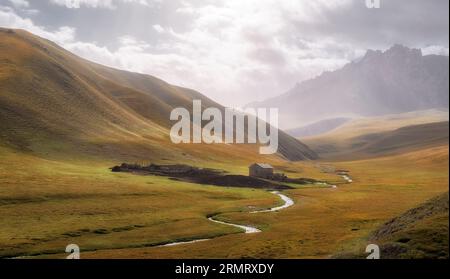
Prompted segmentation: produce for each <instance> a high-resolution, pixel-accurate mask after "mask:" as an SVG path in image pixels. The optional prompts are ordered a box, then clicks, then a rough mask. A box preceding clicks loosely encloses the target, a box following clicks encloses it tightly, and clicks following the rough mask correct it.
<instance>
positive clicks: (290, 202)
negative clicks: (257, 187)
mask: <svg viewBox="0 0 450 279" xmlns="http://www.w3.org/2000/svg"><path fill="white" fill-rule="evenodd" d="M271 193H272V194H274V195H277V196H279V197H280V198H281V199H282V200H283V201H284V204H283V205H280V206H278V207H273V208H269V209H262V210H257V211H252V212H250V213H262V212H274V211H279V210H282V209H285V208H288V207H290V206H292V205H294V201H293V200H292V199H291V198H289V197H288V196H286V195H283V194H281V193H280V192H278V191H274V192H271ZM208 220H209V221H211V222H214V223H218V224H222V225H227V226H232V227H235V228H240V229H242V230H244V233H248V234H251V233H259V232H261V230H260V229H258V228H256V227H252V226H244V225H239V224H233V223H228V222H223V221H219V220H216V219H214V218H213V217H209V218H208ZM210 239H212V238H204V239H196V240H191V241H180V242H171V243H168V244H164V245H159V246H156V247H168V246H177V245H182V244H189V243H196V242H202V241H207V240H210Z"/></svg>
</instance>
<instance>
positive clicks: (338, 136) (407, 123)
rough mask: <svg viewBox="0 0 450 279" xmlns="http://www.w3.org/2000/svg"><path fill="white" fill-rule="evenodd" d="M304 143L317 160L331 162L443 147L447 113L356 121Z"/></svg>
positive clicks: (428, 113) (446, 136) (446, 139)
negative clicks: (324, 159) (318, 155)
mask: <svg viewBox="0 0 450 279" xmlns="http://www.w3.org/2000/svg"><path fill="white" fill-rule="evenodd" d="M304 141H305V142H306V143H307V144H308V145H310V146H311V148H312V149H314V150H315V151H316V152H318V153H319V154H320V156H321V157H323V158H327V159H333V160H342V159H346V160H348V159H353V160H354V159H355V158H360V159H363V158H368V157H377V156H385V155H392V154H399V153H402V152H408V151H414V150H420V149H423V148H428V147H433V146H439V145H446V144H448V112H440V111H433V110H432V111H422V112H414V113H406V114H399V115H390V116H384V117H375V118H364V119H357V120H353V121H351V122H349V123H347V124H344V125H343V126H341V127H339V128H337V129H335V130H333V131H331V132H329V133H326V134H323V135H319V136H315V137H311V138H305V139H304Z"/></svg>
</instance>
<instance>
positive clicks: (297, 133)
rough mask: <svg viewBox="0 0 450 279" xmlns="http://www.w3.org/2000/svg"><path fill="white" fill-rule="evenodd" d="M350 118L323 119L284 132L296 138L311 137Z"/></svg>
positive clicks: (338, 125) (334, 127) (330, 129)
mask: <svg viewBox="0 0 450 279" xmlns="http://www.w3.org/2000/svg"><path fill="white" fill-rule="evenodd" d="M350 120H351V118H345V117H339V118H331V119H325V120H321V121H317V122H315V123H312V124H309V125H306V126H302V127H299V128H295V129H290V130H287V131H286V132H287V133H288V134H289V135H291V136H293V137H296V138H304V137H312V136H317V135H320V134H324V133H326V132H329V131H332V130H334V129H336V128H338V127H340V126H341V125H343V124H345V123H346V122H348V121H350Z"/></svg>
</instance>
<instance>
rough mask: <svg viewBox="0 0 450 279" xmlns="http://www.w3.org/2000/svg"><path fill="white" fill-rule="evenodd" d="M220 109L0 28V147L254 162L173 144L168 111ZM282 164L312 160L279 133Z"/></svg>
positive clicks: (249, 150)
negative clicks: (194, 107)
mask: <svg viewBox="0 0 450 279" xmlns="http://www.w3.org/2000/svg"><path fill="white" fill-rule="evenodd" d="M194 99H200V100H201V101H202V105H203V106H204V108H205V107H216V108H219V109H221V110H222V111H223V110H224V107H223V106H221V105H220V104H217V103H215V102H213V101H212V100H210V99H208V98H207V97H205V96H203V95H202V94H200V93H198V92H196V91H194V90H191V89H187V88H181V87H178V86H174V85H171V84H168V83H167V82H165V81H163V80H160V79H158V78H155V77H152V76H148V75H142V74H136V73H130V72H126V71H121V70H117V69H113V68H108V67H105V66H102V65H99V64H95V63H92V62H89V61H87V60H84V59H82V58H80V57H77V56H76V55H74V54H72V53H70V52H68V51H66V50H65V49H63V48H61V47H59V46H58V45H56V44H54V43H52V42H50V41H48V40H45V39H42V38H40V37H37V36H35V35H33V34H30V33H28V32H26V31H22V30H12V29H5V28H0V145H1V146H6V147H8V148H11V149H14V150H19V151H21V152H30V153H33V154H38V155H41V156H45V157H49V156H50V157H55V156H56V157H58V156H59V157H63V158H71V159H75V158H79V157H81V156H93V157H97V158H103V159H105V158H107V159H111V160H114V161H117V160H135V159H136V160H137V159H140V160H144V159H146V160H151V161H158V160H172V161H179V160H184V159H190V160H194V161H195V160H197V159H199V158H203V159H205V160H209V159H211V158H214V159H218V158H222V159H224V160H231V159H233V158H241V159H243V160H254V159H253V158H258V157H257V156H259V154H258V153H257V150H256V148H255V147H254V146H249V145H242V144H241V145H220V144H215V145H214V144H213V145H207V144H204V145H182V144H181V145H175V144H172V143H171V142H170V139H169V131H170V128H171V126H172V125H173V124H174V122H172V121H170V119H169V116H170V113H171V111H172V109H174V108H176V107H184V108H186V109H188V110H189V111H192V101H193V100H194ZM279 153H280V155H281V156H282V157H284V158H286V159H289V160H305V159H314V158H316V157H317V156H316V154H315V153H314V152H313V151H311V150H310V149H309V148H308V147H307V146H305V145H304V144H302V143H301V142H299V141H298V140H296V139H294V138H293V137H291V136H289V135H287V134H285V133H283V132H282V131H280V134H279Z"/></svg>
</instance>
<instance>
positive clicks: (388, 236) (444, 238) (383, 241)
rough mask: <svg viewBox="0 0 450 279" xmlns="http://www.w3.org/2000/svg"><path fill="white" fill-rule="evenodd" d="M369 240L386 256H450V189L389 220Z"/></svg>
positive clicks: (344, 255) (397, 257) (358, 256)
mask: <svg viewBox="0 0 450 279" xmlns="http://www.w3.org/2000/svg"><path fill="white" fill-rule="evenodd" d="M369 241H370V242H371V243H376V244H378V245H379V246H380V257H381V258H383V259H401V258H403V259H408V258H409V259H418V258H427V259H439V258H442V259H448V192H447V193H444V194H441V195H439V196H437V197H435V198H432V199H430V200H428V201H427V202H425V203H423V204H421V205H420V206H418V207H415V208H412V209H410V210H408V211H406V212H405V213H403V214H401V215H400V216H397V217H395V218H393V219H391V220H389V221H388V222H386V223H385V224H383V225H382V226H380V227H379V228H377V229H376V230H375V231H374V232H372V233H371V236H370V237H369ZM338 257H344V258H349V257H356V258H364V257H365V254H364V253H363V252H362V251H359V252H355V253H353V254H351V253H350V254H341V255H339V256H338Z"/></svg>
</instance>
